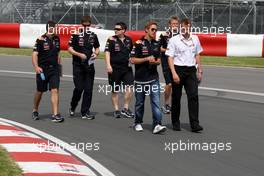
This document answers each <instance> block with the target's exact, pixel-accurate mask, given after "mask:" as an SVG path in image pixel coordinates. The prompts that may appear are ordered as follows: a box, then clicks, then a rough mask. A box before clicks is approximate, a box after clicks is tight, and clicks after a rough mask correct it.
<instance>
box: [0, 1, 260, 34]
mask: <svg viewBox="0 0 264 176" xmlns="http://www.w3.org/2000/svg"><path fill="white" fill-rule="evenodd" d="M0 5H1V6H0V22H10V23H14V22H17V23H46V22H47V21H48V20H54V21H56V22H58V23H61V24H78V23H79V21H80V18H81V16H83V15H90V16H91V17H92V19H93V23H94V24H96V25H97V26H98V27H101V28H105V29H112V28H113V25H114V24H115V23H116V22H118V21H123V22H125V23H127V25H128V27H129V29H131V30H142V29H143V28H144V25H145V23H146V22H147V21H149V20H155V21H157V22H158V23H159V28H160V30H164V29H165V27H166V26H167V23H168V18H169V17H170V16H172V15H176V16H178V17H180V18H185V17H187V18H190V19H191V20H192V21H193V25H194V26H196V27H200V28H202V29H203V28H209V29H211V28H213V27H216V28H219V27H223V28H225V29H226V28H228V27H230V29H231V32H232V33H243V34H254V33H255V34H263V33H264V1H257V2H255V1H252V0H251V1H239V0H223V1H220V0H177V1H176V0H159V1H158V0H156V1H155V0H145V1H144V0H120V1H119V0H71V1H69V0H64V1H63V0H56V1H54V0H42V1H38V0H0Z"/></svg>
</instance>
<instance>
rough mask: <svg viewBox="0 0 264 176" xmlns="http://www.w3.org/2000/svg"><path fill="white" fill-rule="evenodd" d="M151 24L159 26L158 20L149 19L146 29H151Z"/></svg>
mask: <svg viewBox="0 0 264 176" xmlns="http://www.w3.org/2000/svg"><path fill="white" fill-rule="evenodd" d="M151 25H156V26H158V23H157V22H156V21H149V22H147V23H146V25H145V29H149V28H150V26H151Z"/></svg>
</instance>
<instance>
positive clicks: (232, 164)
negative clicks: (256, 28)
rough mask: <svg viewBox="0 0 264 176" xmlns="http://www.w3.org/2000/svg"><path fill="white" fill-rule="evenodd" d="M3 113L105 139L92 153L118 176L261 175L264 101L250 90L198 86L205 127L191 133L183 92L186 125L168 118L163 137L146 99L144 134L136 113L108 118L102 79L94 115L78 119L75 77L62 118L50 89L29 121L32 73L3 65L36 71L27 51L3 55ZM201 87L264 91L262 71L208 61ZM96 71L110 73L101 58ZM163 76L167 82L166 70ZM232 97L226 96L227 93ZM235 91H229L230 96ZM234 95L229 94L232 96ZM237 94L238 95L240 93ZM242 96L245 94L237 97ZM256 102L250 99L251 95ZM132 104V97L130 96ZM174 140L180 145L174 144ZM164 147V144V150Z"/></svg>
mask: <svg viewBox="0 0 264 176" xmlns="http://www.w3.org/2000/svg"><path fill="white" fill-rule="evenodd" d="M63 65H64V74H66V75H71V60H70V59H65V60H64V61H63ZM0 70H1V71H0V82H1V86H0V98H1V101H0V102H1V105H0V116H1V117H2V118H6V119H10V120H14V121H17V122H20V123H24V124H26V125H29V126H32V127H34V128H37V129H39V130H41V131H44V132H46V133H48V134H51V135H53V136H55V137H57V138H59V139H61V140H64V141H65V142H68V143H97V142H99V143H100V150H99V151H88V150H85V153H86V154H87V155H89V156H91V157H92V158H93V159H95V160H96V161H98V162H100V163H101V164H102V165H103V166H105V167H106V168H108V169H109V170H110V171H112V172H113V173H114V174H115V175H118V176H170V175H173V176H206V175H208V176H212V175H214V176H222V175H228V176H236V175H239V176H253V175H254V176H261V175H263V160H264V152H263V147H264V140H263V132H264V131H263V124H264V111H263V107H264V104H263V103H262V102H261V100H263V99H264V97H262V96H248V97H247V98H246V99H245V100H243V99H241V95H233V94H235V93H231V94H232V95H231V94H226V93H225V92H221V91H220V92H217V93H216V94H214V93H210V91H209V93H208V92H207V91H204V90H202V91H200V92H201V94H200V121H201V124H202V125H203V127H204V128H205V130H204V131H203V132H202V133H191V132H190V128H189V124H188V111H187V102H186V97H185V96H183V98H182V112H181V122H182V128H183V130H182V131H181V132H174V131H172V130H171V125H170V116H169V115H165V116H164V117H163V118H164V120H163V123H164V124H165V125H167V127H168V131H167V132H166V134H164V135H153V134H152V132H151V122H152V120H151V111H150V105H149V101H148V99H147V102H146V105H145V109H146V110H145V116H144V125H143V127H144V129H145V130H144V132H143V133H137V132H135V131H133V129H132V128H131V126H132V124H133V120H132V119H114V118H113V117H112V116H111V112H112V105H111V101H110V96H109V95H105V94H103V93H102V92H101V93H99V92H98V90H99V87H98V86H99V85H103V84H106V82H105V81H104V80H96V81H95V85H94V94H93V105H92V109H91V110H92V112H93V113H95V114H96V119H95V120H93V121H87V120H82V119H80V118H79V117H76V118H68V114H67V110H68V108H69V101H70V98H71V96H72V89H73V83H72V78H70V77H67V76H66V77H64V78H63V79H62V82H61V89H60V90H61V91H60V111H61V113H62V115H64V116H65V117H66V121H65V122H64V123H62V124H54V123H52V122H51V121H50V120H49V117H50V101H49V94H48V93H47V94H45V95H44V97H43V100H42V102H41V105H40V110H39V111H40V114H41V120H39V121H33V120H32V119H31V111H32V95H33V92H34V90H35V80H34V75H32V74H27V73H7V72H4V71H3V70H9V71H10V70H11V71H22V72H32V71H33V69H32V67H31V59H30V57H17V56H0ZM204 73H205V74H204V80H203V83H202V85H201V86H203V87H213V88H221V89H232V90H242V91H248V92H258V93H264V89H263V87H264V77H263V73H264V70H262V69H242V68H228V67H204ZM96 77H106V75H105V69H104V64H103V62H102V61H97V62H96ZM160 77H161V80H163V78H162V76H160ZM227 95H228V96H227ZM229 95H230V96H229ZM232 96H233V97H235V98H230V97H232ZM236 97H238V98H236ZM239 97H240V100H239ZM251 100H252V101H251ZM131 105H132V109H133V105H134V100H133V102H132V104H131ZM180 141H181V142H185V143H187V144H188V143H193V142H195V143H200V144H203V143H215V142H218V143H231V147H232V149H231V150H230V151H219V150H218V151H217V152H216V153H214V154H213V153H211V152H212V151H213V150H210V151H211V152H210V151H190V150H189V151H174V153H172V152H171V151H169V150H168V148H166V145H168V144H169V143H174V144H176V143H177V144H179V143H180ZM174 146H176V145H174ZM165 148H166V150H165Z"/></svg>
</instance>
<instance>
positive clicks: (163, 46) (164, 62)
mask: <svg viewBox="0 0 264 176" xmlns="http://www.w3.org/2000/svg"><path fill="white" fill-rule="evenodd" d="M178 26H179V18H178V17H177V16H172V17H170V19H169V28H168V30H167V31H166V32H164V33H162V34H161V35H160V39H159V42H160V50H161V66H162V72H163V76H164V79H165V83H166V86H165V92H164V106H163V107H162V112H163V113H164V114H169V113H170V112H171V106H170V97H171V83H172V77H171V71H170V67H169V64H168V56H166V55H165V52H166V50H167V45H168V42H169V40H170V39H171V37H173V36H175V35H178V34H179V29H178Z"/></svg>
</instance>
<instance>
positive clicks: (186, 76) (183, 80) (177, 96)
mask: <svg viewBox="0 0 264 176" xmlns="http://www.w3.org/2000/svg"><path fill="white" fill-rule="evenodd" d="M175 70H176V72H177V74H178V76H179V77H180V84H176V83H175V82H173V83H172V99H171V102H172V103H171V106H172V107H171V121H172V124H177V123H180V112H181V96H182V87H183V86H184V89H185V91H186V94H187V98H188V110H189V121H190V124H191V127H192V128H193V127H195V126H196V125H198V124H199V120H198V114H199V99H198V79H197V76H196V71H197V70H196V68H195V67H186V66H175Z"/></svg>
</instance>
